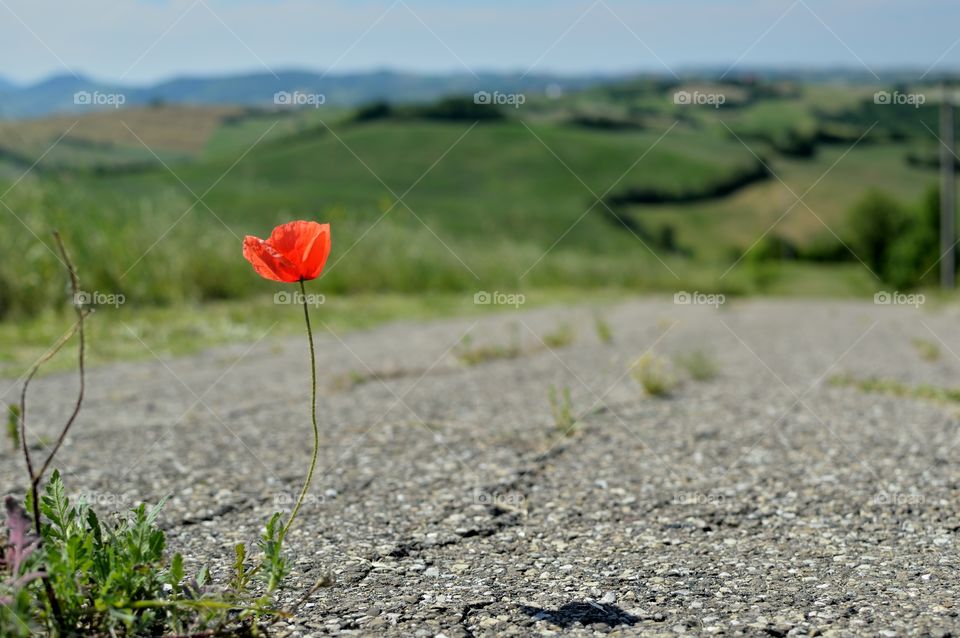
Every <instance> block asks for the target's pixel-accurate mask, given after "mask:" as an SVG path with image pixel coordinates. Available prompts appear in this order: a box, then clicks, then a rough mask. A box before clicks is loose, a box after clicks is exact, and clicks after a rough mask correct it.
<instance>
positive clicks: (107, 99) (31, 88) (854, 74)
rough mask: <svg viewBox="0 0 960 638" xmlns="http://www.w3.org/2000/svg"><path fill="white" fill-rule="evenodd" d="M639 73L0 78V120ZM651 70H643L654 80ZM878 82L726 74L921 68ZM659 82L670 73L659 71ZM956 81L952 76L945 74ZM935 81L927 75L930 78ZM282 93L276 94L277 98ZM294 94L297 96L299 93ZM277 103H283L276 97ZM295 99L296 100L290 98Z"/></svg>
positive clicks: (415, 97) (356, 97)
mask: <svg viewBox="0 0 960 638" xmlns="http://www.w3.org/2000/svg"><path fill="white" fill-rule="evenodd" d="M727 73H728V70H727V69H724V68H720V67H717V68H709V67H701V68H698V69H684V70H683V71H682V72H681V76H682V77H683V78H684V79H707V80H709V79H711V78H712V79H716V78H720V77H725V76H727ZM640 75H641V74H619V75H616V74H599V73H598V74H587V75H577V76H572V75H548V74H536V75H534V74H530V75H526V76H524V75H522V74H520V73H481V74H479V75H478V76H474V75H472V74H468V73H451V74H445V75H444V74H418V73H404V72H397V71H371V72H366V73H351V74H340V75H334V74H330V75H327V76H324V75H323V74H321V73H318V72H316V71H300V70H288V71H282V72H279V73H277V74H275V75H274V74H273V73H249V74H240V75H222V76H208V77H201V76H197V77H188V76H185V77H179V78H174V79H172V80H167V81H164V82H160V83H157V84H154V85H151V86H145V87H142V86H141V87H131V86H123V85H118V84H111V83H109V82H100V81H97V80H94V79H91V78H87V77H83V76H79V77H76V76H73V75H59V76H55V77H52V78H49V79H47V80H44V81H42V82H38V83H36V84H30V85H17V84H14V83H12V82H10V81H8V80H5V79H4V78H2V77H0V119H16V118H28V117H42V116H45V115H51V114H53V113H78V112H84V111H90V110H95V109H103V108H111V107H114V106H116V105H118V103H120V104H119V105H120V106H124V107H131V106H142V105H147V104H155V103H169V104H208V105H213V104H221V105H224V104H229V105H239V106H266V107H269V106H273V105H275V104H277V103H278V102H277V100H278V99H279V100H281V101H282V100H283V99H284V96H283V94H289V96H290V100H291V101H295V100H297V99H300V100H303V102H302V103H303V104H311V102H309V101H308V100H317V99H319V98H317V97H316V96H321V95H322V96H323V98H322V99H323V101H324V103H325V104H328V105H337V106H356V105H359V104H364V103H369V102H374V101H378V100H386V101H389V102H392V103H410V102H424V101H430V100H435V99H437V98H440V97H443V96H447V95H455V94H470V93H474V92H477V91H488V92H491V93H492V92H494V91H500V92H501V93H521V92H522V93H528V94H529V93H540V92H546V91H551V92H557V91H559V92H566V91H572V90H577V89H583V88H588V87H591V86H596V85H599V84H604V83H609V82H615V81H618V80H621V81H622V80H627V79H630V78H635V77H640ZM653 75H655V74H650V73H647V74H643V76H644V77H652V76H653ZM880 75H881V78H882V79H880V80H879V81H878V79H877V78H876V77H874V76H873V75H872V74H870V73H868V72H867V71H866V70H864V69H862V68H852V67H851V68H843V67H837V68H810V69H806V68H793V69H791V68H782V69H781V68H755V69H747V68H743V69H741V68H738V69H737V70H736V71H735V72H734V73H731V74H730V75H729V77H728V79H734V78H736V77H739V78H744V77H753V78H757V79H765V80H783V79H790V80H795V81H800V82H809V83H823V82H851V83H867V84H874V83H877V84H879V83H887V84H891V83H898V82H904V83H915V82H916V81H917V78H918V77H920V73H919V72H917V71H916V70H911V69H885V70H884V71H883V72H881V73H880ZM658 77H660V78H661V79H662V80H664V81H671V80H675V79H676V78H674V77H673V76H670V75H665V74H660V75H659V76H658ZM944 77H945V78H949V79H953V80H954V81H955V80H956V77H957V74H956V73H952V72H951V73H947V74H944ZM938 79H939V77H938V78H933V77H932V76H931V77H928V78H927V81H928V82H935V81H937V80H938ZM278 94H280V95H278ZM296 94H300V95H299V97H297V96H296ZM281 103H282V102H281ZM293 103H294V104H295V103H296V102H293Z"/></svg>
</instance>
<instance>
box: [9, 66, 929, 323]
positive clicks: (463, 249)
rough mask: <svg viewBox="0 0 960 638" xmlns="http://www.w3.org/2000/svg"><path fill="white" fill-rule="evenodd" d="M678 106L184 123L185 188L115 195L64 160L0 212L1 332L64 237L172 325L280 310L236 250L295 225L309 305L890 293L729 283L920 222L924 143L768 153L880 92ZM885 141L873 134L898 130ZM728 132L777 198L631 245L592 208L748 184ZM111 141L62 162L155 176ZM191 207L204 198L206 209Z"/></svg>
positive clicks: (147, 124)
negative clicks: (478, 295)
mask: <svg viewBox="0 0 960 638" xmlns="http://www.w3.org/2000/svg"><path fill="white" fill-rule="evenodd" d="M674 88H675V87H672V86H667V85H661V84H660V83H657V82H652V81H637V82H636V83H633V84H630V85H626V86H613V87H602V88H598V89H594V90H591V91H586V92H583V93H578V94H574V95H571V96H569V97H565V98H564V99H561V100H557V101H550V100H533V101H532V102H531V104H530V109H529V110H525V111H523V112H522V113H512V112H511V113H509V114H508V118H509V119H506V120H501V121H495V122H481V123H478V124H476V126H474V127H473V128H471V126H473V122H471V121H448V122H438V121H426V120H382V121H376V122H370V123H366V124H351V123H349V116H350V113H349V112H347V111H344V110H338V109H326V108H324V109H318V110H304V111H298V112H295V113H284V114H273V113H265V112H249V111H240V110H236V109H235V110H234V111H230V110H229V109H226V110H223V112H222V113H220V112H217V113H212V112H208V111H203V110H197V109H194V110H193V111H189V109H187V111H189V112H191V113H194V116H193V117H194V118H195V120H196V121H193V122H190V123H187V124H189V126H187V125H184V127H183V128H184V131H177V130H173V129H171V130H170V131H169V132H170V133H171V135H173V133H176V136H175V137H173V138H170V139H172V140H173V141H172V142H170V146H169V148H159V147H158V152H159V153H160V154H161V157H163V158H164V160H165V161H168V162H169V165H170V169H171V170H172V171H173V173H174V174H171V172H170V171H168V170H167V169H166V168H163V167H160V166H155V167H154V168H153V169H150V170H144V171H139V172H134V173H129V174H109V175H93V174H87V173H83V172H79V173H77V172H50V171H49V170H48V171H44V169H52V168H54V167H55V166H59V165H62V164H63V161H61V158H59V156H56V155H53V154H52V155H51V156H50V157H48V158H45V159H44V160H43V161H42V162H41V163H40V165H39V166H38V170H37V171H35V172H34V173H32V174H30V175H28V176H26V177H25V178H24V179H23V180H22V181H20V182H19V183H17V184H16V186H15V187H13V188H12V190H11V191H10V192H9V193H8V194H7V195H6V196H5V197H4V202H5V203H6V204H7V205H8V206H9V207H10V209H11V210H12V211H13V212H12V213H11V212H9V211H5V210H4V211H0V213H2V214H3V215H4V216H5V217H6V222H5V225H4V233H2V234H0V250H3V251H4V253H5V254H7V255H15V256H16V257H15V258H12V259H6V260H2V261H0V320H6V321H8V322H10V321H12V322H21V321H24V320H26V319H28V318H31V317H36V316H41V315H43V314H44V313H46V312H48V311H49V310H50V309H51V308H56V307H58V306H59V305H61V304H62V292H61V289H60V287H59V286H56V285H51V284H50V282H51V281H56V280H57V278H58V277H59V276H60V275H59V274H60V269H59V264H58V263H57V261H56V259H55V258H54V256H53V255H52V254H51V252H50V251H49V250H48V247H47V246H44V242H46V243H47V244H49V241H48V240H47V238H48V236H49V231H50V230H51V229H54V228H57V229H59V230H60V231H61V232H62V234H63V235H64V238H65V240H66V242H67V244H68V246H69V248H70V250H71V251H72V253H73V255H74V257H75V259H76V261H77V264H78V267H79V268H80V271H81V274H82V286H83V288H84V289H85V290H89V291H98V292H103V293H107V294H111V293H112V294H122V295H124V296H125V298H126V299H127V301H128V304H129V305H130V306H135V307H137V308H140V309H145V310H144V311H145V312H147V311H148V310H147V309H149V308H151V307H156V308H157V309H158V310H157V312H159V313H161V314H162V312H163V308H177V307H181V306H182V307H192V306H194V305H196V304H201V303H212V304H214V306H216V304H217V303H220V302H222V301H225V300H235V299H254V298H258V297H261V296H267V295H269V294H271V291H272V290H273V287H272V286H271V285H270V284H269V283H267V282H263V281H260V280H259V279H258V278H256V277H255V276H253V275H252V273H251V270H250V268H249V266H248V265H247V264H246V263H245V262H244V261H243V260H242V259H241V258H240V239H241V238H242V237H243V236H244V235H246V234H255V235H260V236H263V235H266V234H267V233H269V231H270V229H271V228H272V227H273V226H274V225H275V224H277V223H280V222H283V221H287V220H290V219H296V218H313V219H320V220H324V221H329V222H331V224H332V225H333V237H334V248H333V252H332V255H331V260H330V263H329V264H328V267H327V270H326V272H325V274H324V276H323V278H322V280H321V282H320V283H319V284H318V285H319V287H320V288H321V289H322V290H324V291H325V292H327V293H329V294H331V295H336V296H340V297H342V296H346V295H381V294H388V295H392V294H396V295H403V296H409V295H421V294H436V295H455V294H460V293H471V292H476V291H478V290H499V291H505V292H525V291H528V290H547V289H550V288H554V287H557V288H581V289H589V288H593V287H597V286H601V287H616V288H624V289H630V290H637V291H647V292H648V291H663V292H674V291H676V290H709V291H713V292H722V293H725V294H728V295H732V294H752V293H766V294H776V295H866V294H868V293H871V292H872V291H873V290H875V288H876V286H877V282H876V281H874V280H873V278H872V277H871V275H870V274H869V273H868V272H867V271H866V270H865V269H864V268H863V267H862V266H860V265H859V264H857V263H856V262H851V263H843V264H813V263H751V261H750V260H744V261H743V262H741V263H740V264H738V265H737V267H736V268H734V269H733V270H732V271H730V272H729V273H728V272H727V270H728V268H729V267H730V266H731V264H733V263H734V260H735V259H736V258H737V256H738V255H739V254H740V253H741V252H742V251H744V250H746V249H748V248H750V247H751V246H752V245H753V243H754V242H755V241H756V240H757V239H758V238H759V237H760V236H761V235H762V234H763V233H764V232H766V231H768V230H770V229H772V230H770V233H771V234H772V235H777V236H782V237H784V238H786V239H789V240H790V241H792V242H794V243H796V244H798V245H808V244H810V243H811V242H815V241H820V240H823V239H826V240H828V241H835V239H834V236H833V233H836V234H838V235H840V236H844V237H845V236H846V232H847V215H848V211H849V209H850V208H851V207H852V206H853V204H854V203H855V202H857V201H858V200H859V199H860V198H861V196H862V195H863V193H864V191H866V190H867V189H869V188H881V189H883V190H885V191H887V192H889V193H890V194H891V195H893V196H894V197H897V198H898V199H901V200H903V201H907V202H912V201H916V200H917V199H918V198H919V197H920V195H921V194H922V193H923V192H924V191H925V190H926V189H927V188H928V187H929V186H930V185H931V184H933V183H935V181H936V174H935V173H934V172H932V171H929V170H926V169H920V168H916V167H910V166H908V165H907V163H906V161H905V158H906V156H907V154H908V153H910V152H912V151H913V150H914V149H915V148H917V146H916V145H917V144H918V143H919V142H918V141H917V140H916V139H914V138H909V139H908V140H906V141H899V142H889V141H883V140H884V139H886V138H883V137H882V136H881V137H878V138H877V139H875V140H871V141H870V142H869V143H867V142H865V143H863V144H861V145H860V146H858V147H856V148H855V149H853V150H852V151H850V152H849V153H847V149H848V147H849V144H845V143H838V144H820V145H818V146H817V149H816V153H815V154H814V155H813V156H812V157H805V158H798V157H788V156H784V155H782V154H778V153H777V152H776V151H775V149H773V148H772V147H771V143H770V142H769V140H772V139H774V138H776V137H777V136H783V135H789V131H799V132H800V133H801V134H803V135H807V134H810V133H811V131H812V130H813V129H816V128H817V127H819V126H821V125H823V124H825V123H826V124H830V125H838V124H842V125H844V126H848V127H851V126H854V125H859V124H862V123H863V122H865V120H863V118H864V117H866V116H865V115H864V112H861V105H862V103H863V100H865V99H867V100H869V99H870V97H871V93H872V91H869V90H868V89H867V87H831V86H827V85H810V86H805V87H789V86H787V87H779V88H775V90H773V89H771V87H761V88H765V89H767V90H768V93H769V95H767V94H764V93H763V91H760V92H758V93H757V94H756V95H755V96H752V94H751V91H752V90H748V89H746V88H745V87H744V86H733V85H729V86H722V87H717V90H723V91H727V92H730V94H731V96H732V98H733V97H736V98H737V99H736V100H734V99H732V98H731V106H730V107H729V108H723V109H719V110H718V109H711V108H682V107H678V106H677V105H674V104H673V103H672V101H671V99H670V96H671V94H672V91H673V90H674ZM187 111H184V112H187ZM871 112H872V111H871ZM131 113H132V112H130V113H126V115H125V117H128V116H131ZM164 113H166V115H164ZM578 113H579V114H584V113H586V114H599V115H600V116H607V115H609V116H611V117H614V118H619V119H626V120H629V121H631V122H635V124H636V126H637V127H638V128H630V129H625V130H617V131H609V130H600V129H595V128H587V127H583V126H574V125H570V124H569V123H568V121H569V118H570V116H571V114H578ZM154 115H155V116H156V117H158V118H161V119H160V120H158V121H157V122H153V123H152V124H151V120H150V119H149V118H150V117H151V111H150V110H149V109H142V110H140V111H137V112H136V117H138V118H140V120H141V121H138V124H137V128H139V129H142V130H144V131H145V134H146V131H149V135H148V137H150V139H151V140H157V142H156V143H157V144H160V141H162V140H164V139H166V138H167V137H168V136H167V135H165V132H166V131H167V129H169V127H170V122H171V121H173V120H171V118H170V116H169V115H170V109H166V110H164V109H160V110H158V111H157V112H156V113H155V114H154ZM907 115H910V114H909V113H908V114H907ZM161 116H162V117H161ZM528 116H529V117H528ZM519 117H525V119H524V120H523V121H521V120H519V119H518V118H519ZM891 117H892V115H891ZM897 117H905V115H903V114H902V113H900V114H899V115H897ZM844 118H846V119H844ZM174 120H175V118H174ZM828 120H829V121H828ZM884 122H885V123H884V124H881V127H887V126H888V125H890V124H889V123H887V122H886V120H885V121H884ZM724 124H726V125H727V126H729V127H730V128H732V129H733V130H735V131H740V132H741V133H743V135H744V136H745V141H746V142H747V143H748V144H749V145H750V146H751V148H752V149H753V150H754V151H755V152H757V153H758V154H762V155H763V156H764V157H765V158H766V159H767V160H768V162H769V165H770V167H771V168H772V170H773V172H774V173H776V175H777V176H778V177H779V178H781V179H782V180H783V182H785V183H786V186H785V185H784V184H782V183H781V182H780V181H779V180H778V179H775V178H771V179H768V180H764V181H761V182H755V183H753V184H751V185H749V186H747V187H744V188H741V189H740V190H738V191H736V192H734V193H733V194H731V195H728V196H726V197H721V198H712V199H704V200H699V201H692V202H688V203H683V204H679V203H672V204H671V203H667V204H660V205H643V206H628V207H627V206H625V207H623V208H620V209H618V211H617V212H618V214H620V215H622V216H624V218H626V219H628V220H631V221H632V222H634V223H636V224H637V226H636V228H634V229H633V230H628V229H626V228H624V227H623V226H622V225H620V224H619V223H617V222H616V220H615V219H614V218H613V217H612V216H611V215H610V214H609V213H608V212H607V211H606V209H605V208H604V207H603V206H599V205H595V204H596V202H595V196H598V195H602V194H604V193H606V192H607V191H608V190H609V189H612V190H611V193H610V194H611V195H617V194H623V193H624V192H626V191H635V192H636V191H639V192H644V193H654V194H657V195H659V196H662V197H664V198H667V199H669V198H670V197H674V196H680V195H686V196H691V195H698V194H703V193H707V192H709V191H711V189H715V188H718V187H720V186H722V185H724V184H728V183H730V182H731V180H734V179H736V178H737V176H738V175H742V174H744V172H745V171H749V170H750V169H751V168H753V167H756V166H757V165H758V160H757V159H756V158H755V157H754V155H753V154H752V153H751V152H750V150H748V149H746V148H744V146H743V145H742V144H741V143H740V142H739V141H738V140H736V139H735V138H734V137H733V136H731V135H730V133H729V131H728V129H727V127H726V126H724ZM115 125H116V122H109V121H106V120H104V118H103V117H100V118H99V119H96V120H95V121H93V120H91V123H90V124H89V127H91V128H88V129H85V132H84V133H83V135H85V136H86V137H85V138H84V139H88V140H105V141H106V142H109V144H107V145H106V146H83V145H80V146H78V145H77V144H74V143H73V141H72V139H71V140H65V142H66V143H65V144H64V146H63V148H62V149H60V148H59V147H58V149H56V153H61V152H62V153H74V152H77V153H85V154H87V156H88V157H87V159H90V158H93V156H94V155H98V154H100V155H104V154H105V155H111V157H112V159H113V160H116V161H117V162H120V163H123V162H129V161H135V160H139V159H142V158H143V152H144V149H143V148H142V147H141V146H139V144H137V143H133V144H131V142H130V140H129V139H126V138H124V137H123V136H124V135H126V136H127V137H129V133H128V132H127V131H126V130H125V129H118V128H117V127H116V126H115ZM16 126H21V128H22V129H23V130H22V131H21V130H20V129H18V128H16ZM51 126H52V124H51V123H50V122H34V123H31V124H29V126H28V125H27V124H23V125H20V124H17V125H15V127H14V128H13V129H11V128H10V127H7V129H5V130H6V131H7V133H6V135H7V137H8V138H10V139H12V137H11V135H12V136H13V137H16V136H17V134H20V133H22V136H21V137H23V139H25V140H27V141H29V143H30V144H34V146H35V145H36V144H37V143H39V142H37V140H41V141H42V139H43V136H44V135H49V133H50V130H53V129H52V128H51ZM85 126H86V125H85ZM327 126H329V127H330V128H329V129H328V128H327ZM671 126H672V127H673V128H672V129H671V130H670V132H669V133H667V134H666V135H665V136H664V135H663V134H664V132H665V131H666V130H667V129H668V128H669V127H671ZM164 127H167V128H166V129H165V128H164ZM271 127H272V128H271ZM48 129H49V130H48ZM11 131H13V133H11ZM193 131H196V135H193V134H192V133H191V132H193ZM268 131H269V132H268ZM28 133H29V134H28ZM201 133H202V135H201ZM264 133H266V135H265V136H264V137H263V139H262V140H261V141H260V142H259V143H257V144H254V143H255V142H256V141H257V140H258V139H259V138H260V136H263V135H264ZM78 134H79V133H78ZM31 136H32V137H31ZM661 136H663V137H662V139H661ZM0 137H2V136H0ZM194 138H196V139H194ZM17 139H19V138H17ZM4 143H9V141H8V142H5V141H4V139H0V146H2V145H3V144H4ZM924 143H927V144H929V141H926V142H924ZM111 144H112V146H111ZM30 148H31V149H32V148H34V147H33V146H31V147H30ZM245 152H247V154H246V155H245V156H243V158H242V160H240V161H239V162H238V161H237V160H238V157H239V156H240V155H241V154H242V153H245ZM151 157H152V156H151ZM641 157H642V159H641ZM94 159H95V158H94ZM71 161H72V160H71ZM85 161H86V160H85ZM91 161H93V160H91ZM20 172H21V171H20V170H18V169H17V167H16V164H15V163H13V164H11V163H10V162H9V161H7V162H4V163H3V164H0V192H3V191H5V190H6V189H7V187H8V186H10V185H12V184H13V181H14V180H15V179H17V178H18V177H19V175H20ZM814 185H815V186H814ZM811 187H813V188H812V190H811V191H810V192H809V194H807V195H806V197H805V202H806V204H807V205H808V206H809V207H810V209H812V212H811V211H810V210H807V208H806V206H804V205H799V206H796V207H794V208H793V209H792V210H791V211H790V212H789V213H788V214H787V215H786V216H784V217H783V218H782V219H780V217H781V216H782V215H783V214H784V211H786V210H787V209H788V208H789V207H790V206H791V205H793V204H794V201H795V198H794V196H793V195H792V194H791V192H790V191H791V190H792V191H793V192H794V193H796V194H798V195H799V194H803V193H804V192H805V191H807V189H808V188H811ZM195 195H196V196H200V195H203V203H197V202H196V197H195ZM400 198H402V200H403V201H400ZM666 236H672V237H673V238H674V242H673V243H674V244H675V247H676V249H671V248H670V247H669V246H667V245H666V243H665V241H664V240H663V238H664V237H666ZM657 238H661V239H659V240H658V239H657ZM651 249H652V250H653V251H656V255H654V254H652V253H651Z"/></svg>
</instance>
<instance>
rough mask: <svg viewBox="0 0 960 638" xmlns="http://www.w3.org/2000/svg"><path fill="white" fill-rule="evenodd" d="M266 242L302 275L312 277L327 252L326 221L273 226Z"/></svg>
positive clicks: (318, 273)
mask: <svg viewBox="0 0 960 638" xmlns="http://www.w3.org/2000/svg"><path fill="white" fill-rule="evenodd" d="M267 243H268V244H269V245H270V246H271V247H273V248H274V249H275V250H276V251H277V252H279V253H280V254H281V255H283V256H284V257H286V258H287V260H288V261H289V262H290V263H291V264H293V265H294V266H295V267H296V268H297V271H298V274H299V276H300V277H302V278H303V279H316V278H317V277H319V276H320V273H321V272H323V267H324V265H325V264H326V262H327V257H329V255H330V224H320V223H317V222H309V221H295V222H289V223H286V224H283V225H280V226H277V227H276V228H274V229H273V233H271V234H270V239H268V240H267Z"/></svg>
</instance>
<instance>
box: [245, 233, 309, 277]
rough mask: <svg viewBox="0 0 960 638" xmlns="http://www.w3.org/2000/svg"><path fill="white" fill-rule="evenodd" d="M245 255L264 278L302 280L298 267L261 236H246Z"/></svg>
mask: <svg viewBox="0 0 960 638" xmlns="http://www.w3.org/2000/svg"><path fill="white" fill-rule="evenodd" d="M243 256H244V258H245V259H246V260H247V261H249V262H250V265H251V266H253V269H254V270H255V271H256V272H257V274H258V275H260V276H261V277H263V278H264V279H270V280H271V281H283V282H288V283H289V282H294V281H299V280H300V274H299V271H298V269H297V267H296V266H294V265H293V264H292V263H290V261H289V260H288V259H287V258H286V257H284V256H283V255H282V254H280V253H279V252H277V251H276V250H275V249H273V248H272V247H271V246H270V245H269V244H268V243H267V242H265V241H264V240H262V239H260V238H259V237H253V236H251V235H247V236H246V237H245V238H244V240H243Z"/></svg>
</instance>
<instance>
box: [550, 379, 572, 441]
mask: <svg viewBox="0 0 960 638" xmlns="http://www.w3.org/2000/svg"><path fill="white" fill-rule="evenodd" d="M548 399H549V401H550V413H551V414H552V415H553V426H554V427H555V428H556V429H557V432H558V433H560V434H562V435H563V436H573V434H574V433H575V432H576V427H577V417H576V416H575V415H574V413H573V402H572V401H571V400H570V388H567V387H564V388H563V390H562V391H561V392H559V393H558V392H557V388H556V386H550V393H549V395H548Z"/></svg>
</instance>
